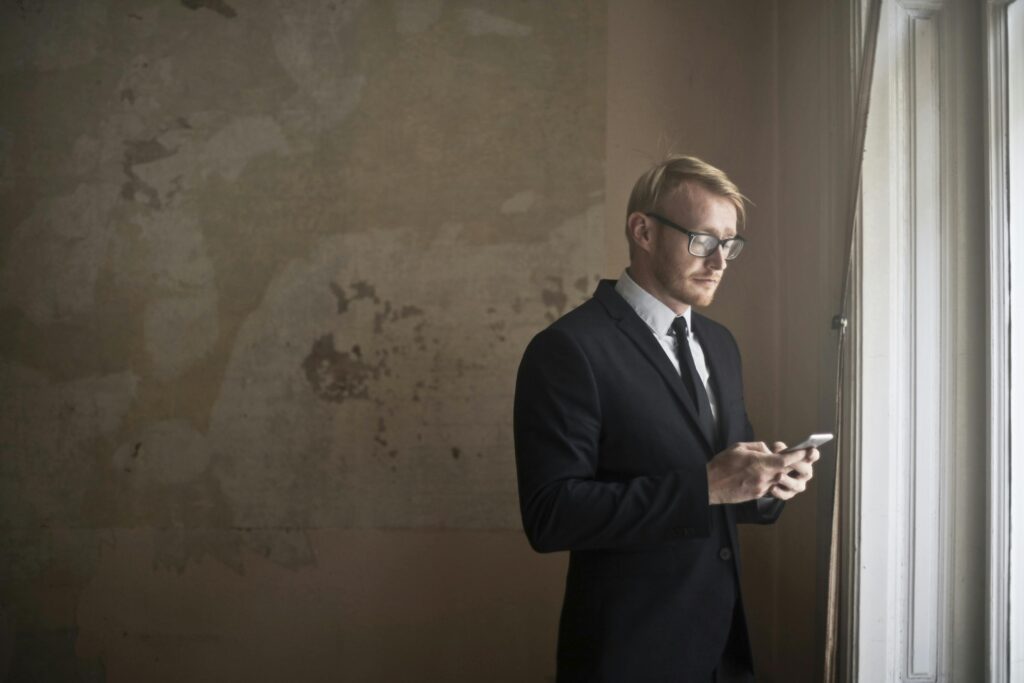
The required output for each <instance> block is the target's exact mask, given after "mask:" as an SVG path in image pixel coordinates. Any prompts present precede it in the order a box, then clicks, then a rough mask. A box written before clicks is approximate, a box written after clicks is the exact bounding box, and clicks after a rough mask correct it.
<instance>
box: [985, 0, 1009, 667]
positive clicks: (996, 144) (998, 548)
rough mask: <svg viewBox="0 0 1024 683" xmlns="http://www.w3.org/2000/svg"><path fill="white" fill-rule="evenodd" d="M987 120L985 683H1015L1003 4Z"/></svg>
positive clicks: (989, 76)
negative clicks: (1012, 669) (1012, 659)
mask: <svg viewBox="0 0 1024 683" xmlns="http://www.w3.org/2000/svg"><path fill="white" fill-rule="evenodd" d="M985 9H986V15H987V16H986V24H987V26H986V43H987V45H986V53H987V54H986V57H987V66H986V98H985V99H986V104H987V107H986V112H985V114H986V116H985V119H986V120H985V124H986V125H985V129H986V130H985V133H986V138H987V140H986V142H987V144H986V148H987V152H988V154H987V171H986V181H987V183H986V184H987V191H988V201H987V202H986V205H987V208H988V215H987V219H988V263H987V264H986V265H987V269H986V270H987V272H988V278H989V279H988V357H987V362H986V365H987V372H988V389H989V392H988V415H989V423H988V430H987V431H988V434H987V442H988V443H987V451H988V457H987V460H988V467H987V471H988V499H989V506H988V511H987V520H986V522H987V524H986V526H987V530H988V538H989V557H988V572H987V582H986V584H987V585H986V603H987V626H986V634H985V636H986V637H985V645H986V660H987V661H986V680H987V681H989V683H1009V681H1010V678H1009V658H1008V656H1007V645H1008V643H1009V642H1010V580H1009V571H1008V569H1009V567H1010V478H1009V474H1010V472H1009V469H1010V462H1009V453H1010V429H1009V408H1010V406H1009V399H1010V373H1009V370H1010V356H1009V329H1010V317H1009V313H1010V311H1009V296H1008V293H1009V285H1010V279H1009V278H1010V263H1009V253H1008V250H1009V219H1010V217H1009V196H1008V190H1009V173H1008V172H1009V165H1008V164H1009V160H1008V153H1009V149H1008V144H1007V143H1008V133H1009V131H1008V129H1007V91H1008V81H1007V66H1008V65H1007V43H1006V9H1007V5H1005V4H996V3H992V2H990V3H989V4H988V5H987V6H986V8H985Z"/></svg>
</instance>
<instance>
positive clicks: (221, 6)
mask: <svg viewBox="0 0 1024 683" xmlns="http://www.w3.org/2000/svg"><path fill="white" fill-rule="evenodd" d="M181 4H182V5H184V6H185V7H188V8H189V9H191V10H197V9H202V8H204V7H205V8H206V9H209V10H213V11H214V12H216V13H217V14H219V15H221V16H222V17H227V18H228V19H234V18H235V17H236V16H238V12H236V11H235V9H234V8H233V7H231V6H230V5H228V3H226V2H224V0H181Z"/></svg>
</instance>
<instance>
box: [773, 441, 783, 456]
mask: <svg viewBox="0 0 1024 683" xmlns="http://www.w3.org/2000/svg"><path fill="white" fill-rule="evenodd" d="M784 450H786V444H784V443H782V442H781V441H776V442H775V443H773V444H772V453H778V452H780V451H784Z"/></svg>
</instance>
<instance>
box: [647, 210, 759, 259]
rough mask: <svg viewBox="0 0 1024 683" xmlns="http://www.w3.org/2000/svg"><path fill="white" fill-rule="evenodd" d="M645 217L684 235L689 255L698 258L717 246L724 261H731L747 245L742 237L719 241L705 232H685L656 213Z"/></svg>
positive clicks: (708, 254) (713, 250)
mask: <svg viewBox="0 0 1024 683" xmlns="http://www.w3.org/2000/svg"><path fill="white" fill-rule="evenodd" d="M644 215H645V216H649V217H651V218H653V219H654V220H656V221H658V222H659V223H662V224H664V225H667V226H668V227H670V228H675V229H676V230H678V231H679V232H683V233H686V235H687V236H688V237H689V238H690V244H689V246H688V248H689V250H690V253H691V254H693V255H694V256H699V257H700V258H707V257H708V256H711V255H712V254H714V253H715V250H716V249H718V246H719V245H721V246H722V249H723V253H724V254H725V260H726V261H732V260H733V259H734V258H736V257H737V256H739V255H740V252H741V251H743V246H744V245H745V244H746V243H747V241H746V240H745V239H743V238H742V237H730V238H729V239H725V240H720V239H718V238H717V237H715V236H714V235H709V234H708V233H706V232H693V231H692V230H687V229H686V228H684V227H683V226H681V225H676V224H675V223H673V222H672V221H670V220H669V219H667V218H665V217H663V216H659V215H658V214H656V213H644Z"/></svg>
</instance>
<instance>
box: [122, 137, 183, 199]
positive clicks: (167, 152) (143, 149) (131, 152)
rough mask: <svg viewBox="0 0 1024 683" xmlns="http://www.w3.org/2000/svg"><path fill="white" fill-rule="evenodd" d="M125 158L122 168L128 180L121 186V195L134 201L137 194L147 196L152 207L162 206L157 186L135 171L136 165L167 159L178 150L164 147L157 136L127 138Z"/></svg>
mask: <svg viewBox="0 0 1024 683" xmlns="http://www.w3.org/2000/svg"><path fill="white" fill-rule="evenodd" d="M124 144H125V147H126V148H127V149H126V150H125V152H124V159H123V161H122V162H121V169H122V170H123V171H124V174H125V175H126V176H128V181H127V182H125V183H124V185H122V186H121V196H122V197H123V198H124V199H127V200H128V201H134V200H135V196H136V194H141V195H143V196H144V197H145V198H146V202H145V203H146V204H148V205H149V207H150V208H153V209H159V208H161V203H160V195H159V193H158V192H157V191H156V188H155V187H153V186H151V185H149V184H148V183H146V182H145V181H144V180H143V179H142V178H140V177H139V176H138V175H137V174H136V173H135V167H136V166H138V165H140V164H148V163H150V162H153V161H157V160H158V159H165V158H167V157H169V156H174V155H175V154H176V153H177V151H178V150H176V149H168V148H167V147H164V145H163V144H161V143H160V141H159V140H157V139H156V138H150V139H148V140H125V142H124Z"/></svg>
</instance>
